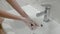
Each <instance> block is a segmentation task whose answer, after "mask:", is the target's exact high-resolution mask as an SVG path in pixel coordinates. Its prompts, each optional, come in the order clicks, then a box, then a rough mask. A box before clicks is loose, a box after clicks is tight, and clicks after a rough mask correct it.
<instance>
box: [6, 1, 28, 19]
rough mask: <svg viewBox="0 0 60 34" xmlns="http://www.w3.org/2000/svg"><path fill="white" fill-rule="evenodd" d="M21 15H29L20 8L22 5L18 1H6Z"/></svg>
mask: <svg viewBox="0 0 60 34" xmlns="http://www.w3.org/2000/svg"><path fill="white" fill-rule="evenodd" d="M6 1H7V2H8V3H9V4H10V5H11V6H12V7H13V8H14V9H15V10H16V11H17V12H18V13H19V14H21V15H22V16H23V17H27V18H28V15H27V14H26V13H25V12H24V10H23V9H22V8H21V7H20V5H19V4H18V3H17V2H16V0H6Z"/></svg>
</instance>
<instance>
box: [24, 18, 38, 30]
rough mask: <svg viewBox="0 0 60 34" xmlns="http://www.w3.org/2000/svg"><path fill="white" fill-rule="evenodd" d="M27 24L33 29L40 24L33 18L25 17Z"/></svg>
mask: <svg viewBox="0 0 60 34" xmlns="http://www.w3.org/2000/svg"><path fill="white" fill-rule="evenodd" d="M24 21H25V24H26V25H28V27H29V28H30V29H31V30H35V29H36V28H37V27H38V26H39V25H38V24H37V23H36V22H34V21H33V20H31V19H27V18H26V19H25V20H24Z"/></svg>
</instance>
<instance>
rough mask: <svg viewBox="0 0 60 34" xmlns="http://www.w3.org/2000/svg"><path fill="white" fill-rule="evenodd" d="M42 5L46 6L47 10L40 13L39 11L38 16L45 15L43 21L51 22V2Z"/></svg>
mask: <svg viewBox="0 0 60 34" xmlns="http://www.w3.org/2000/svg"><path fill="white" fill-rule="evenodd" d="M41 6H43V7H45V10H44V11H42V12H40V13H37V14H36V16H37V17H39V16H42V15H44V19H43V21H44V22H49V21H50V19H49V16H50V9H51V5H50V4H42V5H41Z"/></svg>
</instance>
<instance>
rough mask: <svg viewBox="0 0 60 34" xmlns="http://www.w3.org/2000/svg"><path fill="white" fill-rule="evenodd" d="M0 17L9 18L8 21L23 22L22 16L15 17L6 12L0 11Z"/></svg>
mask: <svg viewBox="0 0 60 34" xmlns="http://www.w3.org/2000/svg"><path fill="white" fill-rule="evenodd" d="M0 17H4V18H9V19H16V20H23V19H24V18H23V17H22V16H16V15H13V14H10V13H8V12H6V11H5V10H0Z"/></svg>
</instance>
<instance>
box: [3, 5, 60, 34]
mask: <svg viewBox="0 0 60 34" xmlns="http://www.w3.org/2000/svg"><path fill="white" fill-rule="evenodd" d="M22 8H23V10H25V11H26V13H27V14H28V15H29V16H30V17H31V18H32V19H33V20H34V21H36V22H37V23H38V24H39V25H41V24H43V27H41V26H40V27H38V28H37V29H36V30H35V31H31V30H30V29H29V28H28V27H27V26H26V25H25V24H24V22H22V21H14V20H11V19H5V20H4V23H3V28H4V29H5V31H6V32H7V34H33V33H35V34H60V24H58V23H57V22H55V21H53V20H51V21H50V22H48V23H45V22H43V17H44V16H41V17H36V13H38V12H41V11H38V10H37V9H35V8H33V7H32V6H30V5H27V6H24V7H22ZM9 12H10V13H12V14H15V15H19V14H18V13H17V12H16V11H15V10H11V11H9Z"/></svg>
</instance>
